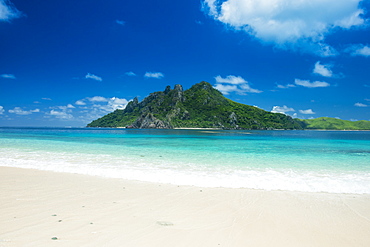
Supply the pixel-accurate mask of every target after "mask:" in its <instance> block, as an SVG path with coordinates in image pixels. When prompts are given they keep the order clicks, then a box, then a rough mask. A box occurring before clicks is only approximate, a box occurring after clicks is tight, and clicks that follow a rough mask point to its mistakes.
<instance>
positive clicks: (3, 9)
mask: <svg viewBox="0 0 370 247" xmlns="http://www.w3.org/2000/svg"><path fill="white" fill-rule="evenodd" d="M21 15H22V14H21V12H20V11H19V10H17V9H16V8H15V7H14V5H13V4H12V3H11V2H10V1H8V0H0V21H10V20H11V19H15V18H19V17H20V16H21Z"/></svg>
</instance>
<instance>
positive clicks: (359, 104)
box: [355, 102, 368, 107]
mask: <svg viewBox="0 0 370 247" xmlns="http://www.w3.org/2000/svg"><path fill="white" fill-rule="evenodd" d="M355 106H357V107H368V105H365V104H363V103H360V102H357V103H356V104H355Z"/></svg>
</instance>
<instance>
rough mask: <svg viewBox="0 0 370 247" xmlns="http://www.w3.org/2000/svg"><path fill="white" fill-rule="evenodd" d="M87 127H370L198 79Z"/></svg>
mask: <svg viewBox="0 0 370 247" xmlns="http://www.w3.org/2000/svg"><path fill="white" fill-rule="evenodd" d="M87 126H88V127H127V128H164V129H171V128H221V129H326V130H370V121H364V120H362V121H347V120H340V119H336V118H327V117H322V118H317V119H307V120H300V119H293V118H291V117H290V116H287V115H284V114H280V113H272V112H268V111H264V110H262V109H259V108H257V107H254V106H249V105H244V104H240V103H237V102H234V101H232V100H230V99H227V98H225V97H224V96H223V95H222V94H221V92H219V91H218V90H216V89H214V88H213V87H212V85H211V84H209V83H207V82H201V83H198V84H195V85H193V86H192V87H191V88H190V89H188V90H186V91H183V88H182V86H181V85H176V86H175V88H174V89H171V88H170V87H169V86H167V87H166V89H165V90H164V91H163V92H162V91H160V92H154V93H151V94H150V95H149V96H148V97H146V98H145V99H144V100H143V101H142V102H139V101H138V99H137V98H135V99H134V100H132V101H130V102H129V103H128V105H127V106H126V108H125V109H124V110H116V111H114V112H112V113H109V114H107V115H105V116H103V117H101V118H99V119H97V120H94V121H92V122H91V123H90V124H88V125H87Z"/></svg>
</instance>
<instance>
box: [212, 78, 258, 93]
mask: <svg viewBox="0 0 370 247" xmlns="http://www.w3.org/2000/svg"><path fill="white" fill-rule="evenodd" d="M215 79H216V84H215V86H214V88H216V89H217V90H219V91H220V92H221V93H223V94H225V95H228V94H230V93H232V92H235V93H237V94H240V95H245V94H246V93H262V91H260V90H258V89H254V88H251V86H250V85H249V83H248V81H246V80H244V78H242V77H241V76H234V75H229V76H227V77H225V78H222V77H221V76H219V75H218V76H216V77H215Z"/></svg>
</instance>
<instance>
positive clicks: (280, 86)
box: [277, 84, 296, 89]
mask: <svg viewBox="0 0 370 247" xmlns="http://www.w3.org/2000/svg"><path fill="white" fill-rule="evenodd" d="M291 87H296V85H293V84H286V85H280V84H277V88H281V89H286V88H291Z"/></svg>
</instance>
